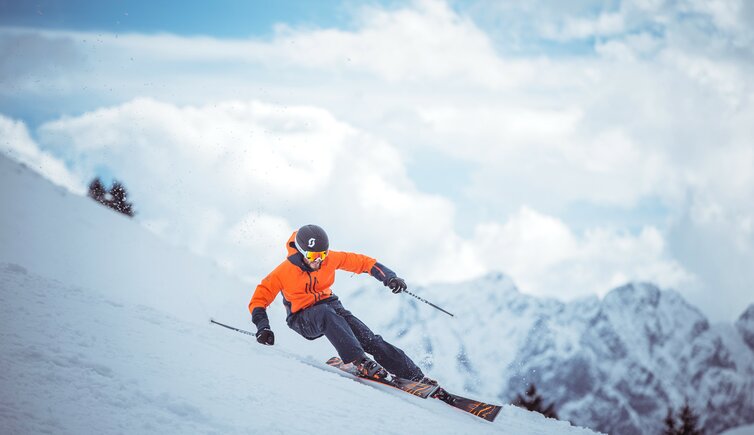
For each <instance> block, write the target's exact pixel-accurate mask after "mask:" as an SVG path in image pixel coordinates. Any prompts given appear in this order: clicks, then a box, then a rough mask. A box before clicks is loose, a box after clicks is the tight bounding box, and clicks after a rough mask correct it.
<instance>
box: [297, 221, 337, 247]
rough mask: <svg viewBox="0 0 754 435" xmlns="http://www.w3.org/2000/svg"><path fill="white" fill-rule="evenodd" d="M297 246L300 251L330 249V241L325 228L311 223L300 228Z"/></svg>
mask: <svg viewBox="0 0 754 435" xmlns="http://www.w3.org/2000/svg"><path fill="white" fill-rule="evenodd" d="M296 246H297V247H298V249H299V250H300V251H311V252H323V251H327V250H328V249H330V241H329V240H328V239H327V233H326V232H325V230H323V229H322V228H321V227H319V226H317V225H311V224H310V225H304V226H303V227H301V228H299V229H298V232H297V233H296Z"/></svg>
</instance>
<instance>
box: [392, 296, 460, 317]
mask: <svg viewBox="0 0 754 435" xmlns="http://www.w3.org/2000/svg"><path fill="white" fill-rule="evenodd" d="M401 293H408V294H410V295H411V296H413V297H415V298H416V299H419V300H420V301H422V302H424V303H425V304H427V305H431V306H433V307H435V308H437V309H438V310H440V311H442V312H443V313H445V314H447V315H449V316H450V317H455V316H454V315H452V314H450V313H449V312H447V311H445V310H443V309H442V308H440V307H438V306H437V305H435V304H433V303H432V302H430V301H428V300H426V299H423V298H420V297H419V296H416V295H415V294H413V293H411V292H410V291H408V290H403V291H402V292H401Z"/></svg>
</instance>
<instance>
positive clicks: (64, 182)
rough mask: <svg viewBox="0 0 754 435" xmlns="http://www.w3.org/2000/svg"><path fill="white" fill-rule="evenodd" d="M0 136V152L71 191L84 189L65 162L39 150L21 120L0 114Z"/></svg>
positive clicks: (76, 191)
mask: <svg viewBox="0 0 754 435" xmlns="http://www.w3.org/2000/svg"><path fill="white" fill-rule="evenodd" d="M0 138H2V139H0V152H3V153H4V154H6V155H8V156H10V157H12V158H13V159H15V160H17V161H19V162H21V163H23V164H25V165H27V166H29V167H30V168H34V170H36V171H37V172H39V173H40V174H43V175H44V176H45V177H46V178H47V179H48V180H50V181H52V182H53V183H55V184H57V185H59V186H63V187H65V188H67V189H68V190H70V191H71V192H74V193H79V194H81V193H83V192H85V191H86V189H85V188H84V185H83V184H82V182H81V180H80V179H78V177H76V176H75V175H73V174H71V173H70V171H68V169H67V168H66V166H65V164H63V163H62V162H61V161H59V160H58V159H56V158H55V157H53V156H52V155H50V154H49V153H46V152H43V151H40V150H39V148H38V147H37V144H36V143H35V142H34V140H33V139H32V138H31V136H30V135H29V130H28V129H27V128H26V125H25V124H24V123H23V122H21V121H15V120H12V119H10V118H8V117H5V116H3V115H0Z"/></svg>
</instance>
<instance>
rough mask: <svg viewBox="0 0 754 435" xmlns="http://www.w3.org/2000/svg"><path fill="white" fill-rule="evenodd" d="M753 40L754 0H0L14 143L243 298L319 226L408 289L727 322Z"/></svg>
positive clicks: (751, 185) (746, 174) (2, 141)
mask: <svg viewBox="0 0 754 435" xmlns="http://www.w3.org/2000/svg"><path fill="white" fill-rule="evenodd" d="M752 23H754V6H752V5H751V4H750V3H749V2H745V1H743V0H741V1H733V0H729V1H723V0H720V1H696V0H689V1H661V0H642V1H632V2H621V1H611V2H602V1H587V0H582V1H564V2H557V3H553V2H545V1H531V2H498V1H494V2H493V1H482V0H478V1H466V2H460V1H448V2H443V1H435V0H418V1H413V2H394V1H390V2H377V1H370V2H349V1H326V2H305V1H288V2H286V1H282V2H274V5H273V4H272V3H271V2H264V3H263V2H240V1H239V2H216V3H213V5H212V6H211V7H209V6H205V5H203V4H200V3H199V2H187V3H186V4H181V5H180V6H175V4H171V3H169V2H93V1H86V2H85V1H73V2H62V1H36V2H30V1H26V2H24V1H22V2H11V1H0V150H2V152H4V153H5V154H8V155H10V156H11V157H13V158H15V159H16V160H20V161H22V162H25V163H26V164H27V165H29V166H30V167H33V168H35V169H37V170H38V171H40V172H42V173H43V174H45V176H46V177H48V178H50V179H51V180H53V181H55V182H56V183H58V184H60V185H62V186H64V187H66V188H68V189H69V190H71V191H73V192H78V193H82V194H83V193H84V192H85V190H86V186H87V185H88V183H89V181H91V179H92V178H93V177H94V176H95V175H102V176H104V177H105V178H106V179H108V180H109V179H112V178H117V179H118V180H121V181H122V182H123V183H124V185H125V186H126V188H127V189H128V192H129V194H130V197H131V199H132V201H133V202H134V207H135V209H136V212H137V215H136V219H137V220H138V221H139V222H140V223H142V224H143V225H145V226H146V227H148V228H150V229H151V230H152V231H154V232H155V233H157V234H159V235H161V236H163V237H165V238H166V239H168V240H170V241H172V242H173V243H174V244H176V245H179V246H187V247H189V248H190V249H191V250H192V251H194V252H196V253H199V254H202V255H206V256H209V257H212V258H214V259H215V260H216V262H217V263H218V264H219V265H221V266H222V267H224V268H226V269H228V270H229V271H231V272H233V273H234V274H236V275H237V276H239V277H241V278H243V279H246V280H247V281H248V282H249V283H250V286H253V283H254V282H255V281H257V280H259V279H261V278H262V277H263V276H264V275H265V274H266V273H267V272H269V271H270V270H271V269H272V268H273V267H275V266H276V265H277V264H278V263H279V262H280V261H282V259H283V256H284V255H285V251H284V248H283V244H284V242H285V240H286V239H287V237H288V236H289V235H290V233H291V232H292V231H293V230H295V229H296V228H298V227H300V226H301V225H304V224H309V223H316V224H319V225H321V226H322V227H324V228H325V229H326V230H327V231H328V233H329V235H330V239H331V246H332V248H333V249H338V250H346V251H355V252H361V253H365V254H368V255H371V256H373V257H375V258H377V259H378V260H380V261H381V262H383V263H384V264H386V265H387V266H388V267H390V268H392V269H393V270H395V271H396V272H397V273H398V274H399V275H400V276H403V277H404V278H406V280H407V282H408V284H409V286H411V287H412V288H413V287H418V286H422V285H429V284H433V283H440V282H458V281H462V280H467V279H471V278H474V277H478V276H480V275H483V274H485V273H488V272H491V271H502V272H504V273H506V274H508V275H509V276H511V277H512V278H513V280H514V282H515V283H516V284H517V285H518V287H519V288H520V290H521V291H523V292H525V293H528V294H533V295H539V296H549V297H557V298H560V299H563V300H572V299H574V298H579V297H585V296H588V295H592V294H597V295H600V296H601V295H604V294H605V293H607V292H608V291H609V290H610V289H612V288H614V287H616V286H619V285H622V284H624V283H626V282H628V281H651V282H654V283H657V284H658V285H660V286H662V287H663V288H672V289H675V290H677V291H679V292H680V293H682V294H683V295H684V296H685V297H686V298H687V299H688V300H689V301H690V302H692V303H694V304H695V305H697V306H698V307H699V308H700V309H701V310H702V311H703V312H704V313H705V314H707V315H708V316H710V318H711V319H712V320H714V321H730V320H733V319H735V318H736V317H737V316H738V315H740V314H741V313H742V312H743V311H744V309H745V308H746V307H747V306H748V305H749V304H750V303H752V302H754V292H752V289H751V287H752V284H751V283H752V282H754V270H752V269H754V268H751V266H750V265H751V264H752V263H754V232H753V231H754V228H753V226H754V143H753V140H754V105H753V99H752V97H754V90H753V89H754V86H753V85H754V79H752V77H754V71H752V70H753V69H754V68H753V66H754V62H753V60H754V52H753V51H752V50H753V48H752V47H754V43H753V42H754V41H753V40H754V26H752ZM2 188H11V187H9V186H3V187H2ZM352 282H355V280H347V279H346V280H343V283H342V284H341V283H340V282H339V283H338V285H339V286H342V287H348V286H350V285H355V284H353V283H352ZM336 291H337V289H336Z"/></svg>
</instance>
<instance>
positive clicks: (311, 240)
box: [309, 237, 316, 248]
mask: <svg viewBox="0 0 754 435" xmlns="http://www.w3.org/2000/svg"><path fill="white" fill-rule="evenodd" d="M314 243H316V240H315V239H314V237H312V238H311V239H309V247H310V248H313V247H314Z"/></svg>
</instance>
